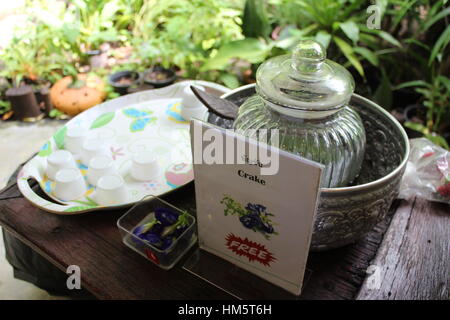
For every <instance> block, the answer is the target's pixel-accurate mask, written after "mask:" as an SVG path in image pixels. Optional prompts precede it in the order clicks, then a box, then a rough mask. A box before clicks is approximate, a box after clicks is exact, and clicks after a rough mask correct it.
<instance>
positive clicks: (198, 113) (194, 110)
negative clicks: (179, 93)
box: [180, 86, 208, 121]
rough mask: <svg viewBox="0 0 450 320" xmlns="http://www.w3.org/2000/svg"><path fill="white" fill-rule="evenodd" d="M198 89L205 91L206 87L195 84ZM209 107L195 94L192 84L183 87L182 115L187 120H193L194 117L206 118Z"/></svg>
mask: <svg viewBox="0 0 450 320" xmlns="http://www.w3.org/2000/svg"><path fill="white" fill-rule="evenodd" d="M194 87H195V88H196V89H198V90H201V91H205V88H203V87H200V86H194ZM207 111H208V109H207V108H206V107H205V106H204V105H203V103H202V102H201V101H200V100H199V99H198V98H197V97H196V96H195V94H194V93H193V92H192V90H191V88H190V86H185V87H184V89H183V98H182V100H181V111H180V114H181V116H182V117H183V118H184V119H185V120H186V121H191V119H192V118H197V119H204V117H205V115H206V112H207Z"/></svg>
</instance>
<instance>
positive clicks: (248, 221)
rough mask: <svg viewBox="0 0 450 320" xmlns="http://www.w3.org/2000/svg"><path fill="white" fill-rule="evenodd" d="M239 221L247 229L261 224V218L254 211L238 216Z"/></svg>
mask: <svg viewBox="0 0 450 320" xmlns="http://www.w3.org/2000/svg"><path fill="white" fill-rule="evenodd" d="M239 221H241V223H242V224H243V225H244V227H246V228H248V229H253V228H258V227H259V226H260V225H261V224H262V221H261V218H260V217H259V215H258V214H255V213H250V214H247V215H245V216H242V217H239Z"/></svg>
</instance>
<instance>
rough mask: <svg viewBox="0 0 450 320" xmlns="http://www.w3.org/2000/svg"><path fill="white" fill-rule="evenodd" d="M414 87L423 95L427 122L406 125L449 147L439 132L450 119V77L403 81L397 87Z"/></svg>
mask: <svg viewBox="0 0 450 320" xmlns="http://www.w3.org/2000/svg"><path fill="white" fill-rule="evenodd" d="M406 87H414V88H415V90H416V91H417V92H418V93H420V94H421V95H422V97H423V105H424V106H425V107H426V114H425V124H422V123H416V122H410V121H409V122H405V124H404V125H405V127H408V128H410V129H413V130H416V131H418V132H420V133H422V134H423V135H424V136H425V137H426V138H428V139H429V140H430V141H432V142H433V143H435V144H437V145H439V146H441V147H443V148H446V149H449V145H448V143H447V141H446V140H445V139H444V138H443V137H442V136H441V135H440V134H439V130H440V128H441V126H442V125H443V124H445V122H447V123H448V121H449V120H448V119H450V103H449V101H450V79H449V78H447V77H445V76H442V75H440V76H437V77H435V78H434V79H433V81H432V82H426V81H423V80H416V81H410V82H406V83H403V84H401V85H399V86H397V87H396V89H400V88H406Z"/></svg>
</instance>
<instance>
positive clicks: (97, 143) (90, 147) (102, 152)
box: [81, 139, 111, 166]
mask: <svg viewBox="0 0 450 320" xmlns="http://www.w3.org/2000/svg"><path fill="white" fill-rule="evenodd" d="M96 156H111V152H110V151H109V150H108V148H107V146H106V144H105V141H103V140H99V139H89V140H86V141H85V142H84V143H83V147H82V152H81V162H83V164H84V165H86V166H89V161H91V159H92V158H94V157H96Z"/></svg>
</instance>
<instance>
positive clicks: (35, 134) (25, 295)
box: [0, 120, 64, 300]
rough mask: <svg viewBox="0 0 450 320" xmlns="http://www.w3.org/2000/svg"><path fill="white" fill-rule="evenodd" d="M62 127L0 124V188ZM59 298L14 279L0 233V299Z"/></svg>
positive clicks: (47, 123)
mask: <svg viewBox="0 0 450 320" xmlns="http://www.w3.org/2000/svg"><path fill="white" fill-rule="evenodd" d="M63 124H64V123H63V122H62V121H55V120H42V121H40V122H38V123H23V122H16V121H6V122H5V121H0V189H2V188H4V187H5V186H6V183H7V182H8V179H9V177H10V176H11V174H12V173H13V172H14V171H15V170H16V168H17V167H18V166H19V165H20V164H21V163H23V162H24V161H26V160H27V159H29V158H30V157H31V156H32V155H33V154H34V153H35V152H36V151H38V150H39V148H40V147H41V146H42V145H43V144H44V143H45V141H47V140H48V139H49V138H50V137H51V136H52V135H53V133H55V131H56V130H57V129H58V128H59V127H61V126H62V125H63ZM1 232H2V231H1V228H0V233H1ZM60 298H61V297H55V296H51V295H49V294H48V293H47V292H46V291H44V290H41V289H39V288H37V287H35V286H34V285H32V284H30V283H28V282H25V281H22V280H17V279H14V277H13V270H12V267H11V266H10V265H9V263H8V262H7V261H6V259H5V248H4V246H3V237H2V236H1V234H0V300H3V299H26V300H28V299H51V300H53V299H60Z"/></svg>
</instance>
